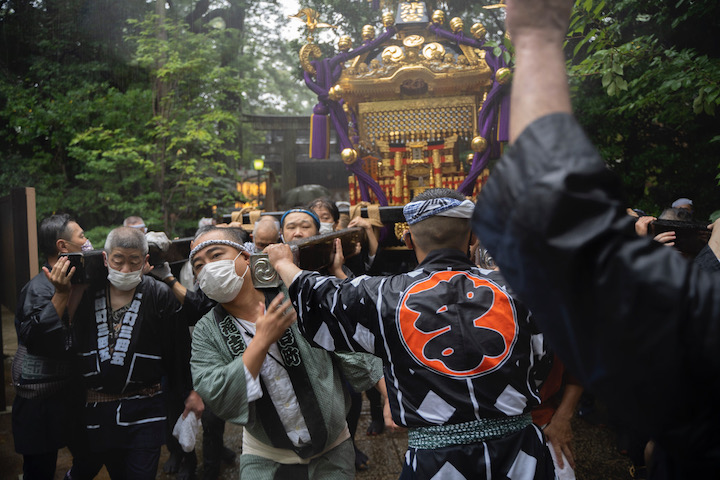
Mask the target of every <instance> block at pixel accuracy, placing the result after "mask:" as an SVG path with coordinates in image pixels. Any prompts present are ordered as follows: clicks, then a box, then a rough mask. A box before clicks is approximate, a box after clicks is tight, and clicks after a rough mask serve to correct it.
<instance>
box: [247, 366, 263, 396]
mask: <svg viewBox="0 0 720 480" xmlns="http://www.w3.org/2000/svg"><path fill="white" fill-rule="evenodd" d="M244 369H245V395H246V396H247V401H248V403H250V402H254V401H255V400H257V399H258V398H260V397H262V396H263V392H262V387H261V386H260V374H258V376H257V378H253V376H252V374H251V373H250V370H248V368H247V365H244Z"/></svg>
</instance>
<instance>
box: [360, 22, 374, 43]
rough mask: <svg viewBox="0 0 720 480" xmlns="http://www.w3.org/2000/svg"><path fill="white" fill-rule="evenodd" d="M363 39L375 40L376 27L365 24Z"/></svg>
mask: <svg viewBox="0 0 720 480" xmlns="http://www.w3.org/2000/svg"><path fill="white" fill-rule="evenodd" d="M361 35H362V39H363V40H374V39H375V27H373V26H372V25H365V26H364V27H363V28H362V33H361Z"/></svg>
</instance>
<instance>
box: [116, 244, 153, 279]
mask: <svg viewBox="0 0 720 480" xmlns="http://www.w3.org/2000/svg"><path fill="white" fill-rule="evenodd" d="M148 257H149V255H143V254H142V252H141V251H140V249H138V248H122V247H115V248H113V249H112V250H111V251H110V254H109V255H107V257H106V258H107V259H106V262H107V266H109V267H110V268H112V269H113V270H118V271H120V272H123V273H129V272H136V271H138V270H140V269H142V268H143V266H144V265H145V262H146V261H147V259H148Z"/></svg>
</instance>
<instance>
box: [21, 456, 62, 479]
mask: <svg viewBox="0 0 720 480" xmlns="http://www.w3.org/2000/svg"><path fill="white" fill-rule="evenodd" d="M57 455H58V451H57V450H54V451H52V452H47V453H40V454H36V455H23V478H24V479H25V480H53V478H54V477H55V465H56V464H57Z"/></svg>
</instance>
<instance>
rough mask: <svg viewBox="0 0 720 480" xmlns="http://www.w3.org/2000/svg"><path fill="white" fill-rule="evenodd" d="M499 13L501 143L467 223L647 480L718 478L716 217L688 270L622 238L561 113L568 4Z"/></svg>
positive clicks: (587, 151) (519, 0)
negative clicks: (638, 452) (638, 457)
mask: <svg viewBox="0 0 720 480" xmlns="http://www.w3.org/2000/svg"><path fill="white" fill-rule="evenodd" d="M507 6H508V8H507V24H508V31H509V33H510V35H511V36H512V39H513V44H514V45H515V55H516V70H515V75H514V77H513V85H512V102H511V114H510V142H511V147H510V148H509V149H508V150H507V152H506V155H505V157H504V158H503V159H502V160H501V161H500V162H499V163H498V164H497V166H496V167H495V170H494V171H493V173H492V175H491V176H490V179H489V180H488V183H487V184H486V185H485V187H483V190H482V192H481V194H480V196H479V198H478V208H477V210H476V212H475V218H474V223H473V226H474V228H475V229H476V232H478V234H479V235H480V236H481V240H482V242H483V244H484V245H485V246H486V247H487V248H488V250H489V251H490V253H491V254H492V255H493V257H494V258H495V260H496V261H497V262H498V265H499V266H500V268H501V269H502V271H503V273H504V274H505V275H506V277H507V279H508V281H509V282H510V285H512V287H513V288H514V289H515V290H516V291H518V292H519V294H520V295H522V298H523V299H524V300H525V301H526V302H527V304H528V306H529V307H530V308H531V309H532V311H533V315H534V316H535V318H536V319H537V321H538V324H539V325H540V326H541V327H542V330H543V332H544V333H545V335H546V336H547V338H548V342H550V344H551V345H552V346H553V348H554V350H555V351H556V352H557V353H558V355H559V356H560V357H561V358H562V360H563V363H564V364H565V366H566V367H567V368H568V370H569V371H571V372H572V373H573V375H575V376H576V377H577V378H578V380H580V382H582V383H583V385H585V386H587V388H588V389H589V390H591V391H592V392H593V394H594V395H595V396H596V397H597V398H598V399H600V400H602V401H603V403H604V404H605V405H606V406H607V407H608V409H609V410H610V411H612V412H614V413H615V414H616V415H618V416H619V418H621V419H622V420H623V422H624V423H625V424H626V425H630V426H632V428H633V429H636V430H637V431H639V432H641V433H644V434H646V435H648V436H650V437H652V438H653V439H654V449H653V451H652V456H651V457H652V458H651V461H650V463H649V465H648V467H649V468H648V478H652V479H669V478H677V479H687V478H720V429H718V425H719V424H720V409H718V405H717V398H718V394H719V393H720V382H719V381H718V380H720V362H719V361H718V360H719V359H720V357H719V356H718V349H719V348H720V279H718V277H717V269H718V262H720V260H719V259H720V230H719V229H720V222H719V221H717V220H716V221H715V223H714V224H713V227H712V230H713V234H712V236H711V238H710V241H709V242H708V246H707V247H706V248H704V249H703V250H704V251H703V252H702V258H701V259H700V260H701V261H702V264H701V265H693V264H692V263H690V262H688V261H687V259H685V258H684V257H683V256H682V255H680V254H679V253H678V252H677V251H674V249H670V248H665V247H664V246H662V245H661V244H659V243H658V242H653V241H652V240H651V239H650V238H647V237H638V236H637V235H636V234H635V230H634V228H633V227H634V225H633V219H632V218H631V217H629V216H628V215H627V214H626V213H625V207H626V205H627V204H626V202H625V199H624V198H623V194H622V188H621V182H620V181H619V179H618V178H617V177H615V176H614V175H613V173H612V172H611V171H610V170H609V169H608V168H607V164H606V163H605V161H603V158H602V157H601V156H600V154H599V153H598V151H597V149H596V148H595V147H594V146H593V145H592V143H591V142H590V141H589V139H588V138H587V136H586V135H585V133H584V132H583V129H582V128H581V127H580V125H579V123H578V121H577V120H576V119H575V118H574V117H573V111H572V103H571V98H570V91H569V88H568V79H567V74H566V71H565V69H566V64H565V61H566V57H565V54H564V52H563V44H564V41H565V39H566V35H567V32H568V25H569V23H570V14H571V11H572V6H573V1H572V0H508V2H507ZM713 256H714V257H715V258H713ZM707 270H710V271H707ZM712 270H715V272H713V271H712ZM648 450H649V449H648Z"/></svg>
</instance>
